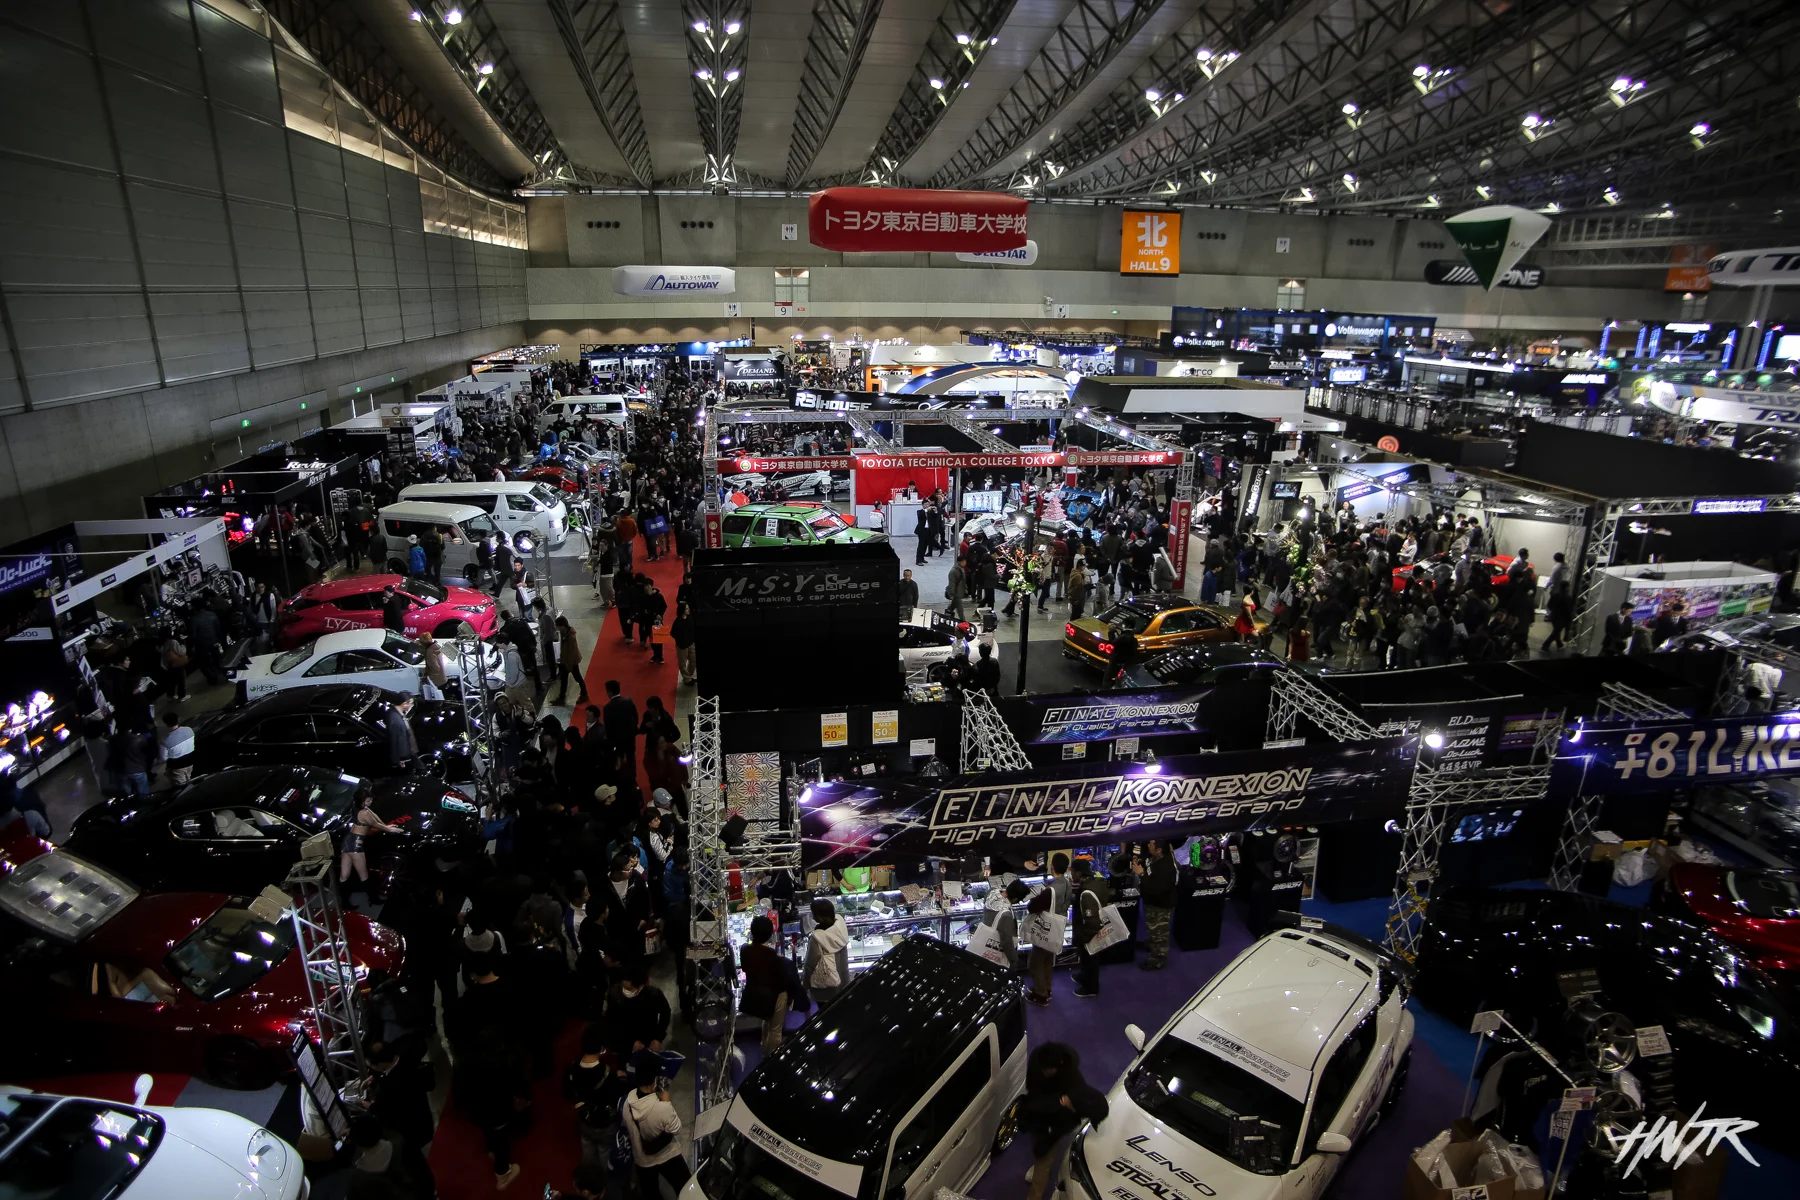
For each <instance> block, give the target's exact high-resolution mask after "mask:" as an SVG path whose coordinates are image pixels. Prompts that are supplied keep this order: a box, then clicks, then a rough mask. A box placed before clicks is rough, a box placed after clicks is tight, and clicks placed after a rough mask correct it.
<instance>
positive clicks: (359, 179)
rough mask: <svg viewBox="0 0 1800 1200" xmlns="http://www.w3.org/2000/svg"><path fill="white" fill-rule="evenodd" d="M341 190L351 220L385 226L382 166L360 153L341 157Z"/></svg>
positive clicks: (386, 219) (385, 174) (384, 170)
mask: <svg viewBox="0 0 1800 1200" xmlns="http://www.w3.org/2000/svg"><path fill="white" fill-rule="evenodd" d="M344 190H345V196H346V199H347V200H348V201H349V205H350V219H351V220H353V221H377V222H380V223H381V224H383V225H386V224H387V223H388V199H387V168H386V167H384V166H382V165H381V164H380V163H378V162H376V161H375V160H374V159H372V158H364V157H363V156H362V155H360V154H346V155H344Z"/></svg>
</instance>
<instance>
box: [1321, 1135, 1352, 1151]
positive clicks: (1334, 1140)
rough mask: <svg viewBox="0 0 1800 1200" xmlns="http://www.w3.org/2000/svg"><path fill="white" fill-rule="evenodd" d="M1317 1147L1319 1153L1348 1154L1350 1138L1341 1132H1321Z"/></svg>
mask: <svg viewBox="0 0 1800 1200" xmlns="http://www.w3.org/2000/svg"><path fill="white" fill-rule="evenodd" d="M1317 1149H1318V1151H1319V1153H1320V1154H1348V1153H1350V1139H1349V1138H1347V1137H1345V1136H1344V1135H1343V1134H1341V1133H1321V1134H1320V1135H1319V1144H1318V1147H1317Z"/></svg>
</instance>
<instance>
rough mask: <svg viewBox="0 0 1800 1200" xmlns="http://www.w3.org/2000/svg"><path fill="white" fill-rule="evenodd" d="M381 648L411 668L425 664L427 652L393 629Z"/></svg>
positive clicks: (383, 640) (389, 631) (384, 639)
mask: <svg viewBox="0 0 1800 1200" xmlns="http://www.w3.org/2000/svg"><path fill="white" fill-rule="evenodd" d="M381 648H382V649H383V650H386V651H387V652H388V653H389V654H391V655H393V656H394V657H395V658H397V659H399V660H400V661H401V662H403V663H405V664H406V665H407V666H409V667H417V666H420V665H422V664H423V663H424V662H425V651H424V650H423V649H422V648H421V647H420V646H419V643H417V642H415V641H413V640H412V639H411V638H409V637H407V636H406V635H405V634H401V633H395V632H394V631H393V630H391V629H390V630H388V633H387V637H385V638H383V639H382V642H381Z"/></svg>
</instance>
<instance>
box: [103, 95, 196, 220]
mask: <svg viewBox="0 0 1800 1200" xmlns="http://www.w3.org/2000/svg"><path fill="white" fill-rule="evenodd" d="M102 70H103V71H104V73H105V75H106V99H107V104H108V106H109V107H110V109H111V112H112V120H113V132H114V134H115V136H116V137H117V138H118V143H119V160H120V162H121V163H123V164H124V167H125V174H126V175H128V176H135V177H137V178H139V179H149V180H154V181H156V182H158V183H174V184H179V185H181V186H183V187H192V188H200V189H203V190H206V191H216V190H218V187H219V168H218V162H217V160H216V159H214V157H213V140H212V123H211V122H210V121H209V120H208V119H207V113H206V102H205V101H204V100H202V99H201V98H200V97H199V96H196V95H192V94H190V93H187V92H178V91H176V90H175V89H173V88H170V87H166V86H164V85H162V84H160V83H154V82H152V81H151V80H148V79H145V78H144V77H143V76H141V75H134V74H132V73H131V72H129V71H126V70H123V69H121V68H119V67H115V66H111V65H106V66H104V67H102Z"/></svg>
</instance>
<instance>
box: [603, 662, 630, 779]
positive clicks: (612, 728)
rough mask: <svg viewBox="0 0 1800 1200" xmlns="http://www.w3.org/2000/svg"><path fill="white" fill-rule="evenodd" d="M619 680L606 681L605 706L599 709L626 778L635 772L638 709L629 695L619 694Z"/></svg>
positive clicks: (607, 736)
mask: <svg viewBox="0 0 1800 1200" xmlns="http://www.w3.org/2000/svg"><path fill="white" fill-rule="evenodd" d="M619 691H620V689H619V681H618V680H616V679H609V680H607V681H606V707H605V708H603V709H601V710H600V721H601V724H602V725H603V726H605V728H606V740H607V741H608V742H609V743H610V744H611V745H612V748H613V752H614V753H615V754H618V755H620V756H622V757H623V758H624V760H625V774H626V777H627V778H635V777H636V773H637V731H638V709H637V705H636V704H634V703H632V700H631V697H630V696H622V695H620V694H619Z"/></svg>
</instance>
